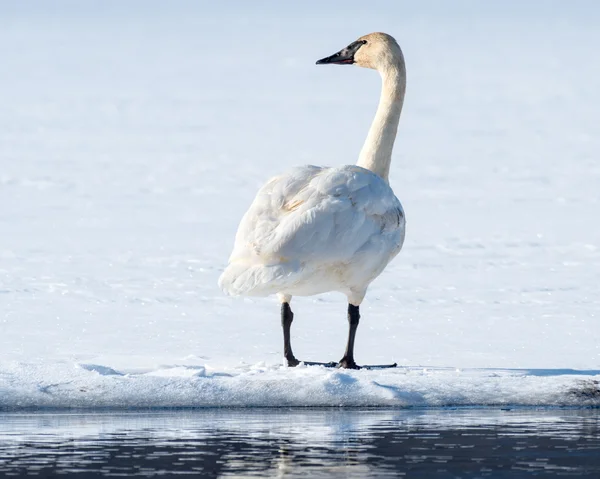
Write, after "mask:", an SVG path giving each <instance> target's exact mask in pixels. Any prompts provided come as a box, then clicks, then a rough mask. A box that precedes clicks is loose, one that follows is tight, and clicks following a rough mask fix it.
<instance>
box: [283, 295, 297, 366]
mask: <svg viewBox="0 0 600 479" xmlns="http://www.w3.org/2000/svg"><path fill="white" fill-rule="evenodd" d="M293 320H294V313H292V308H290V303H281V326H283V356H284V357H285V360H286V361H287V365H288V366H291V367H294V366H298V364H300V361H298V360H297V359H296V358H295V357H294V353H293V352H292V342H291V340H290V329H291V327H292V321H293Z"/></svg>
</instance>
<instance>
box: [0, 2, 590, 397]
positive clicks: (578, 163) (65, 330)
mask: <svg viewBox="0 0 600 479" xmlns="http://www.w3.org/2000/svg"><path fill="white" fill-rule="evenodd" d="M599 24H600V3H598V2H595V1H591V0H590V1H584V0H582V1H580V2H575V3H569V4H566V3H562V2H546V1H537V2H536V1H531V2H521V1H517V0H510V1H506V2H496V3H494V4H488V2H486V3H480V2H471V1H458V0H457V1H455V2H452V4H451V5H450V4H449V3H445V2H441V1H440V2H435V1H431V2H389V1H375V0H374V1H372V2H364V1H356V0H348V1H347V2H344V8H339V6H338V5H337V4H336V3H331V4H330V3H323V2H317V1H312V0H311V1H305V2H299V3H296V2H294V3H291V2H268V1H267V2H259V4H256V3H255V2H244V1H232V2H187V1H181V2H175V3H169V4H168V6H167V4H166V3H164V2H155V1H148V2H135V1H134V2H117V1H106V2H74V1H60V2H0V52H1V53H0V56H1V58H2V71H3V75H2V88H1V91H0V100H1V105H2V108H0V407H2V408H19V407H28V408H35V407H54V408H61V407H64V408H69V407H116V408H119V407H129V406H138V407H144V406H160V407H168V406H202V405H210V406H215V405H224V406H227V405H235V406H261V405H288V406H303V405H310V406H332V405H354V406H390V405H391V406H411V405H417V406H448V405H497V404H501V405H554V406H561V405H565V406H572V405H581V406H585V405H594V404H598V402H599V401H600V389H599V388H598V384H599V381H600V374H599V373H598V372H599V371H600V327H599V325H598V321H599V319H600V318H599V317H598V311H600V222H599V221H598V211H599V208H600V189H599V188H598V185H599V184H600V162H599V157H600V156H599V151H600V132H599V126H598V125H599V122H598V121H597V116H598V111H599V110H600V89H599V88H598V85H599V84H600V63H599V62H598V61H595V59H597V56H598V45H600V29H599V28H598V25H599ZM378 30H382V31H386V32H389V33H390V34H392V35H394V36H395V37H396V38H397V39H398V42H399V43H400V45H401V46H402V48H403V50H404V52H405V57H406V63H407V70H408V88H407V97H406V103H405V107H404V110H403V112H402V118H401V121H400V129H399V133H398V139H397V143H396V146H395V150H394V160H393V163H392V166H391V171H390V184H391V186H392V187H393V188H394V191H395V192H396V194H397V196H398V197H399V198H400V200H401V201H402V203H403V205H404V208H405V211H406V216H407V221H408V223H407V237H406V242H405V246H404V249H403V251H402V252H401V253H400V255H399V256H398V257H397V258H396V259H395V260H394V261H393V262H392V263H391V264H390V265H389V267H388V268H387V269H386V270H385V272H384V273H383V274H382V275H381V276H380V277H379V278H378V279H377V280H376V281H375V282H374V283H373V284H372V287H371V288H370V290H369V292H368V294H367V297H366V300H365V302H364V304H363V305H362V308H361V314H362V319H361V325H360V327H359V329H358V335H357V341H356V359H357V362H358V363H359V364H381V363H389V362H397V363H398V364H399V365H401V366H402V368H400V369H398V370H394V371H388V372H385V371H379V372H377V371H371V372H369V371H360V372H358V373H356V372H339V371H330V370H323V369H320V368H300V369H298V370H296V371H290V370H286V369H283V368H281V367H280V366H281V362H282V337H281V328H280V322H279V321H280V319H279V306H278V304H277V302H276V300H275V299H273V298H265V299H260V298H257V299H252V300H249V299H246V300H244V299H233V298H229V297H226V296H224V295H223V293H222V292H221V291H219V289H218V287H217V278H218V277H219V274H220V273H221V272H222V271H223V268H224V266H225V264H226V262H227V257H228V255H229V253H230V251H231V247H232V244H233V237H234V234H235V231H236V228H237V224H238V222H239V220H240V218H241V216H242V214H243V212H244V211H245V210H246V208H247V207H248V205H249V204H250V202H251V200H252V198H253V197H254V195H255V193H256V191H257V189H258V188H259V187H260V186H261V185H262V184H263V183H264V182H265V181H266V180H267V179H268V178H269V177H271V176H273V175H275V174H277V173H280V172H282V171H285V170H287V169H289V168H291V167H292V166H294V165H302V164H318V165H342V164H347V163H355V162H356V159H357V156H358V152H359V151H360V148H361V145H362V143H363V141H364V138H365V135H366V132H367V129H368V127H369V124H370V122H371V119H372V115H373V113H374V111H375V107H376V103H377V100H378V97H379V91H380V80H379V78H378V76H377V74H375V73H374V72H372V71H366V70H363V69H358V68H352V67H329V68H327V67H325V66H323V67H316V66H315V64H314V63H315V60H317V59H319V58H322V57H323V56H325V55H329V54H331V53H333V52H334V51H337V50H338V49H339V48H341V47H343V46H345V45H347V44H348V43H349V42H351V41H353V40H355V39H356V38H357V37H359V36H360V35H363V34H365V33H368V32H371V31H378ZM344 301H345V299H344V298H343V297H341V296H340V295H339V294H333V293H332V294H326V295H321V296H317V297H310V298H294V302H293V307H294V311H295V314H296V317H295V322H294V326H293V329H292V337H293V343H294V351H295V353H296V355H297V356H298V358H299V359H301V360H302V359H304V360H312V361H332V360H339V359H340V357H341V356H342V353H343V349H344V345H345V339H346V334H347V321H346V304H345V303H344Z"/></svg>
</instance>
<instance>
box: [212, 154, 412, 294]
mask: <svg viewBox="0 0 600 479" xmlns="http://www.w3.org/2000/svg"><path fill="white" fill-rule="evenodd" d="M404 230H405V220H404V211H403V209H402V205H401V204H400V201H399V200H398V199H397V198H396V196H395V195H394V193H393V191H392V189H391V188H390V186H389V185H388V183H387V182H386V181H385V180H384V179H383V178H381V177H380V176H378V175H376V174H375V173H373V172H371V171H369V170H367V169H364V168H361V167H359V166H354V165H348V166H342V167H338V168H326V167H317V166H302V167H297V168H294V169H292V170H291V171H289V172H287V173H285V174H283V175H280V176H276V177H274V178H272V179H271V180H269V181H268V182H267V183H266V184H265V185H264V186H263V187H262V188H261V189H260V191H259V192H258V194H257V195H256V198H255V199H254V201H253V203H252V205H251V206H250V209H249V210H248V211H247V212H246V214H245V215H244V217H243V218H242V221H241V223H240V226H239V228H238V232H237V235H236V239H235V246H234V248H233V252H232V254H231V257H230V259H229V262H230V264H229V266H228V267H227V268H226V269H225V272H224V273H223V274H222V275H221V277H220V279H219V285H220V286H221V288H223V289H224V290H225V291H226V292H227V293H229V294H231V295H248V296H266V295H269V294H274V293H280V294H283V295H289V296H293V295H301V296H302V295H311V294H317V293H322V292H326V291H340V292H342V293H345V294H347V295H348V296H349V298H350V299H351V300H353V301H354V302H355V303H356V304H358V303H360V302H361V301H362V299H363V297H364V294H365V292H366V288H367V286H368V285H369V283H371V281H373V279H375V278H376V277H377V276H378V275H379V274H380V273H381V271H383V269H384V268H385V266H386V265H387V264H388V262H389V261H390V260H391V259H392V258H393V257H394V256H396V254H398V252H399V251H400V249H401V247H402V243H403V242H404Z"/></svg>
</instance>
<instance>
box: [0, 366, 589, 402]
mask: <svg viewBox="0 0 600 479" xmlns="http://www.w3.org/2000/svg"><path fill="white" fill-rule="evenodd" d="M74 366H75V367H74ZM599 385H600V371H583V372H578V371H573V372H572V374H565V371H563V370H557V371H556V372H555V374H553V373H552V371H551V370H545V371H544V372H543V374H539V373H538V374H536V372H535V371H527V370H501V369H496V370H492V369H463V370H456V369H454V368H417V367H413V368H396V369H386V370H373V371H365V370H363V371H350V370H348V371H346V370H344V371H341V370H336V369H333V370H332V369H327V368H325V367H322V366H309V367H300V368H293V369H292V368H285V367H282V366H277V365H271V366H268V365H264V364H263V365H259V366H257V365H254V366H245V367H240V368H236V369H235V370H223V371H209V370H207V368H205V367H201V366H194V367H188V366H173V367H162V368H158V369H157V370H155V371H150V372H145V373H138V374H127V375H123V374H120V373H118V372H117V371H115V370H114V369H112V368H110V367H108V366H100V365H73V364H68V363H60V364H53V365H45V364H26V363H10V364H3V365H0V407H1V408H4V409H12V408H115V409H118V408H132V407H133V408H136V407H143V408H146V407H156V408H163V407H347V406H350V407H358V406H362V407H444V406H600V386H599Z"/></svg>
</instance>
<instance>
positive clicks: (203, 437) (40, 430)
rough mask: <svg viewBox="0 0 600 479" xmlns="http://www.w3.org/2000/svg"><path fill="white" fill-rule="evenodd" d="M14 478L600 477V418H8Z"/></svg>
mask: <svg viewBox="0 0 600 479" xmlns="http://www.w3.org/2000/svg"><path fill="white" fill-rule="evenodd" d="M0 475H3V476H6V477H9V475H10V477H24V476H26V475H32V476H34V475H37V476H38V477H62V476H63V475H67V476H68V477H116V476H126V477H132V476H144V477H148V476H160V477H171V476H175V475H192V476H193V477H202V478H205V477H206V478H209V477H238V478H239V477H281V478H284V477H285V478H295V477H306V478H318V477H334V478H335V477H352V478H365V477H374V478H378V477H390V478H391V477H410V478H427V479H438V478H439V479H441V478H444V479H445V478H485V477H488V478H507V479H508V478H510V479H515V478H522V477H523V478H529V477H544V478H547V477H577V478H588V477H589V478H597V477H599V475H600V415H599V412H598V410H591V409H587V410H568V409H567V410H560V409H550V410H533V409H532V410H528V409H526V410H522V409H521V410H519V409H517V410H486V409H466V410H435V411H410V410H404V411H374V410H362V409H350V410H340V409H337V410H336V409H329V410H301V411H298V410H256V409H254V410H195V411H189V412H183V411H173V412H131V413H122V414H113V413H86V414H82V413H69V412H65V413H58V414H57V413H56V412H54V413H36V414H2V415H0Z"/></svg>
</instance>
